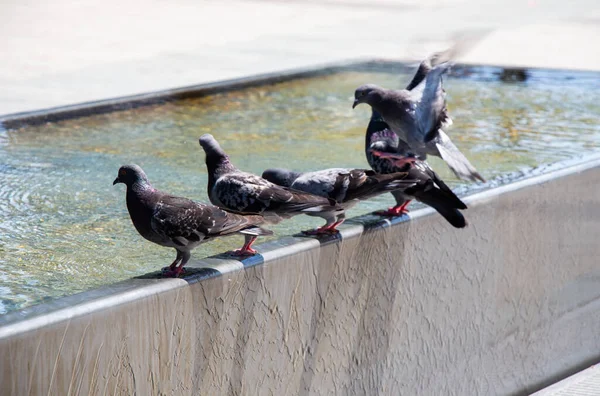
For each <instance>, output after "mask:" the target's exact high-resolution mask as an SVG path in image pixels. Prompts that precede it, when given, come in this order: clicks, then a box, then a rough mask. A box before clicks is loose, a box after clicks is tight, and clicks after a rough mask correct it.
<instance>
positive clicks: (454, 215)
mask: <svg viewBox="0 0 600 396" xmlns="http://www.w3.org/2000/svg"><path fill="white" fill-rule="evenodd" d="M416 198H417V199H418V200H419V201H421V202H423V203H424V204H425V205H429V206H431V207H432V208H434V209H435V210H436V211H437V212H438V213H439V214H441V215H442V216H443V217H444V219H446V220H447V221H448V223H450V224H452V226H454V227H456V228H464V227H466V225H467V220H466V219H465V217H464V216H463V215H462V213H460V212H459V211H458V209H456V208H455V207H454V205H452V203H450V202H448V199H447V197H446V196H445V195H444V194H443V193H442V192H441V191H440V190H437V189H429V190H427V191H424V192H422V193H420V194H418V195H417V196H416Z"/></svg>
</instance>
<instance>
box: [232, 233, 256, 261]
mask: <svg viewBox="0 0 600 396" xmlns="http://www.w3.org/2000/svg"><path fill="white" fill-rule="evenodd" d="M254 241H256V237H248V238H247V239H246V243H244V246H242V248H241V249H236V250H234V251H233V252H231V255H232V256H237V257H244V256H254V255H255V254H256V253H258V252H257V251H256V250H254V249H252V244H253V243H254Z"/></svg>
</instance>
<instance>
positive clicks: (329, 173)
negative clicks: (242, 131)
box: [263, 152, 467, 233]
mask: <svg viewBox="0 0 600 396" xmlns="http://www.w3.org/2000/svg"><path fill="white" fill-rule="evenodd" d="M376 154H379V153H378V152H376ZM263 177H264V178H265V179H267V180H270V181H272V182H274V183H277V184H280V185H283V186H287V187H291V188H293V189H297V190H302V191H307V192H310V193H312V194H317V195H322V196H325V197H329V198H333V199H335V200H336V201H337V202H340V203H341V204H342V205H343V206H344V208H345V209H349V208H350V207H352V206H354V205H355V204H356V203H357V202H358V201H359V200H365V199H368V198H372V197H374V196H376V195H379V194H383V193H384V192H386V191H394V192H397V193H399V194H402V195H403V197H405V199H407V200H411V199H417V200H418V201H420V202H423V203H424V204H427V205H429V206H431V207H433V208H434V209H435V210H437V211H438V212H439V213H440V214H441V215H442V216H444V218H445V219H446V220H448V222H449V223H450V224H452V225H453V226H454V227H456V228H462V227H465V226H466V224H467V223H466V220H465V218H464V217H463V215H462V214H461V213H460V212H459V211H458V209H466V208H467V206H466V205H465V204H464V203H463V202H462V201H461V200H460V199H459V198H458V197H457V196H456V195H454V193H452V191H451V190H450V189H449V188H448V186H446V185H445V184H444V183H443V182H442V181H441V180H439V178H438V177H437V175H436V174H435V173H434V172H433V171H432V170H431V168H429V167H428V166H427V164H426V163H425V162H424V161H418V160H416V159H414V158H413V159H412V160H410V161H405V162H404V165H402V171H401V172H396V173H390V174H377V173H375V172H373V171H369V170H363V169H344V168H334V169H326V170H322V171H316V172H307V173H299V172H292V171H288V170H286V169H267V170H266V171H264V172H263ZM320 217H323V218H324V219H325V220H326V221H327V224H326V225H325V226H324V227H321V228H320V229H317V230H315V232H316V233H319V232H332V231H333V232H335V227H336V226H337V225H339V224H341V223H342V222H343V221H344V216H343V214H341V215H337V216H333V215H329V216H326V214H321V215H320Z"/></svg>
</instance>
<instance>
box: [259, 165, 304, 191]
mask: <svg viewBox="0 0 600 396" xmlns="http://www.w3.org/2000/svg"><path fill="white" fill-rule="evenodd" d="M299 176H300V173H299V172H292V171H290V170H287V169H279V168H271V169H267V170H266V171H264V172H263V174H262V177H263V179H267V180H268V181H270V182H271V183H274V184H277V185H278V186H282V187H291V186H292V184H293V183H294V180H296V179H297V178H298V177H299Z"/></svg>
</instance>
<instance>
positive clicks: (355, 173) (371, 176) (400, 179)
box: [339, 169, 417, 201]
mask: <svg viewBox="0 0 600 396" xmlns="http://www.w3.org/2000/svg"><path fill="white" fill-rule="evenodd" d="M339 177H340V178H346V179H347V182H346V184H347V187H346V194H345V197H344V201H347V200H352V199H359V200H361V199H362V200H364V199H368V198H371V197H373V196H376V195H378V194H381V193H383V192H386V191H393V190H404V189H407V188H409V187H412V186H414V185H415V184H416V183H417V180H414V179H410V178H409V176H408V173H407V172H396V173H389V174H377V173H375V172H374V171H369V170H363V169H353V170H351V171H350V172H349V173H348V174H345V175H344V174H340V176H339ZM340 184H341V183H340Z"/></svg>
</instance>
